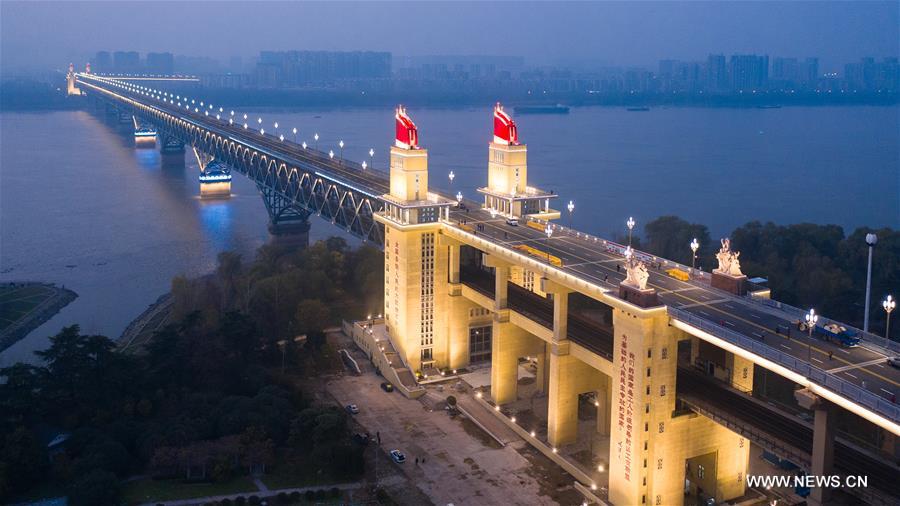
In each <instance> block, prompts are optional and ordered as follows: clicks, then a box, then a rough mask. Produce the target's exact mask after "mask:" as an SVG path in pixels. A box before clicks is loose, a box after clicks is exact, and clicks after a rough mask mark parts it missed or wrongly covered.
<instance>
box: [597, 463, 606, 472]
mask: <svg viewBox="0 0 900 506" xmlns="http://www.w3.org/2000/svg"><path fill="white" fill-rule="evenodd" d="M604 469H605V468H604V467H603V464H599V465H598V466H597V470H598V471H600V472H601V473H602V472H603V471H604Z"/></svg>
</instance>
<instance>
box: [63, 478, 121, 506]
mask: <svg viewBox="0 0 900 506" xmlns="http://www.w3.org/2000/svg"><path fill="white" fill-rule="evenodd" d="M68 493H69V500H71V501H72V504H73V505H75V506H80V505H86V506H93V505H98V504H118V503H119V479H118V478H116V475H115V474H113V473H111V472H109V471H104V470H101V469H95V470H93V471H90V472H88V473H87V474H85V475H84V476H81V477H79V478H76V479H75V480H74V481H73V482H72V483H71V484H70V486H69V488H68Z"/></svg>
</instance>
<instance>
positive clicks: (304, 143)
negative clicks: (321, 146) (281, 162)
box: [302, 141, 306, 149]
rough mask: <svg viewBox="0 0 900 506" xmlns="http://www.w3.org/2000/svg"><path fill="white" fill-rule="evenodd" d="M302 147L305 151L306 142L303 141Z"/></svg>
mask: <svg viewBox="0 0 900 506" xmlns="http://www.w3.org/2000/svg"><path fill="white" fill-rule="evenodd" d="M302 146H303V149H306V141H303V144H302Z"/></svg>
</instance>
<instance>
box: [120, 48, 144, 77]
mask: <svg viewBox="0 0 900 506" xmlns="http://www.w3.org/2000/svg"><path fill="white" fill-rule="evenodd" d="M140 68H141V55H140V54H138V53H137V51H116V52H115V53H113V71H114V72H119V73H125V74H133V73H137V72H138V71H139V70H140Z"/></svg>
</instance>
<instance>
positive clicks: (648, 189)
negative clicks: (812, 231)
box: [0, 104, 900, 366]
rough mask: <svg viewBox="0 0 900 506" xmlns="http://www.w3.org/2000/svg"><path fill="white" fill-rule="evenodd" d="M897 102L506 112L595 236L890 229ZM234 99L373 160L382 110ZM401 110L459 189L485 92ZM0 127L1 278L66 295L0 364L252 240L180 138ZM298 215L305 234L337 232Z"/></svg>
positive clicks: (104, 324)
mask: <svg viewBox="0 0 900 506" xmlns="http://www.w3.org/2000/svg"><path fill="white" fill-rule="evenodd" d="M898 110H900V109H898V107H818V108H803V107H785V108H782V109H770V110H759V109H701V108H654V109H653V110H651V111H648V112H644V113H640V114H635V113H630V112H626V111H625V110H624V109H620V108H602V107H591V108H574V109H572V112H571V114H569V115H558V116H552V117H550V116H547V115H539V116H538V115H535V116H520V117H518V118H517V120H518V123H519V132H520V135H521V138H522V140H523V141H524V142H527V143H528V151H529V153H528V157H529V160H528V161H529V169H530V170H529V179H530V180H531V181H530V182H531V183H532V184H534V185H535V186H539V187H543V188H546V189H550V190H555V191H556V192H557V193H559V194H560V195H561V196H562V197H563V198H564V199H565V200H563V201H567V200H568V199H572V200H574V201H575V202H576V204H577V207H576V211H575V213H574V216H572V217H571V219H572V220H573V221H574V225H575V226H577V227H579V228H582V229H584V230H586V231H590V232H593V233H599V234H601V235H610V233H611V232H616V233H623V232H624V221H625V219H626V218H627V217H628V216H634V217H635V219H636V220H637V221H638V230H639V229H640V227H641V226H642V225H643V224H644V223H646V222H647V221H648V220H650V219H653V218H655V217H657V216H660V215H663V214H676V215H680V216H683V217H685V218H686V219H689V220H692V221H696V222H700V223H705V224H707V225H709V226H710V229H711V234H712V235H713V237H716V236H718V235H720V234H725V233H727V232H729V231H730V230H732V229H733V228H734V227H735V226H737V225H740V224H742V223H745V222H747V221H749V220H754V219H758V220H762V221H766V220H772V221H775V222H779V223H796V222H803V221H807V222H813V223H837V224H839V225H842V226H844V227H846V228H852V227H856V226H859V225H863V224H867V225H870V226H884V225H887V226H894V227H897V226H898V220H900V195H898V192H897V181H898V180H900V174H898V160H900V154H898V138H897V136H896V127H897V114H898ZM238 112H239V113H240V114H243V113H244V112H245V111H238ZM246 112H247V113H248V114H249V115H251V116H252V117H262V118H263V119H264V120H265V121H266V122H273V121H278V122H279V124H281V125H284V126H285V127H286V128H293V127H295V126H296V127H297V128H298V131H299V133H298V134H297V140H298V141H304V140H305V141H307V142H308V143H309V144H310V146H312V145H313V143H314V142H315V141H314V140H313V138H312V136H313V134H314V133H318V134H319V141H318V145H319V148H320V149H324V150H326V151H327V150H328V149H334V151H335V152H336V153H337V152H339V149H340V148H338V147H337V143H338V140H341V139H342V140H344V142H345V148H344V151H343V154H344V156H345V157H346V158H348V159H354V160H363V159H365V160H367V161H368V162H369V166H371V167H378V168H380V169H386V167H387V153H388V146H389V144H390V142H391V136H392V127H393V111H392V110H391V109H390V108H378V109H352V110H330V111H324V112H322V111H304V112H274V113H273V112H255V111H246ZM410 112H411V114H412V115H413V117H414V118H415V120H416V122H417V124H418V125H419V131H420V135H421V140H422V143H423V145H425V146H426V147H428V148H429V155H430V159H429V163H430V169H429V170H430V172H431V174H432V178H431V181H432V183H431V184H433V185H434V186H436V187H439V188H445V189H446V188H449V189H450V191H451V192H452V193H454V194H455V193H456V192H457V191H461V192H462V193H463V194H464V195H466V196H468V197H473V198H474V197H475V196H476V193H475V190H474V189H475V188H476V187H478V186H483V184H484V182H485V177H486V170H487V159H486V158H487V145H486V144H487V140H488V139H490V128H491V123H490V117H491V104H486V105H485V107H483V108H470V109H452V110H448V109H419V110H415V111H410ZM351 126H352V128H351ZM0 129H2V132H3V136H2V138H0V143H2V144H0V167H2V169H0V280H3V281H10V280H23V281H24V280H34V281H47V282H53V283H58V284H63V285H65V286H66V287H69V288H72V289H74V290H75V291H76V292H78V294H79V295H80V296H79V298H78V299H76V301H75V302H73V303H72V304H70V305H69V306H67V307H66V308H65V309H64V310H63V311H61V312H60V313H59V314H58V315H56V316H55V317H54V318H52V319H51V320H50V321H49V322H47V323H46V324H44V325H43V326H42V327H40V328H39V329H37V330H35V331H34V332H32V333H31V335H29V336H28V337H27V338H26V339H25V340H23V341H22V342H20V343H18V344H16V345H14V346H12V347H11V348H9V349H8V350H7V351H5V352H3V353H2V354H0V366H3V365H6V364H9V363H10V362H11V361H13V360H16V359H21V358H26V357H29V356H30V355H31V351H32V350H34V349H38V348H43V347H44V346H45V345H46V342H47V336H48V335H51V334H53V333H55V332H58V331H59V329H60V328H61V327H62V326H63V325H68V324H72V323H80V324H81V325H82V326H83V327H84V328H85V330H87V331H89V332H98V333H103V334H106V335H109V336H114V337H116V336H118V335H119V334H120V333H121V331H122V330H123V329H124V328H125V326H126V325H127V324H128V322H129V321H131V320H132V319H133V318H134V317H135V316H136V315H137V314H138V313H140V312H141V311H142V310H144V309H145V308H146V307H147V305H148V304H150V303H151V302H153V301H154V300H155V299H156V298H157V297H158V296H159V295H161V294H162V293H164V292H166V291H167V290H168V289H169V285H170V281H171V278H172V277H173V276H175V275H178V274H185V275H189V276H197V275H200V274H204V273H207V272H210V271H211V270H212V269H213V268H214V267H215V259H216V255H217V254H218V253H219V252H220V251H222V250H226V249H230V250H235V251H237V252H239V253H241V254H242V255H244V257H245V258H250V257H252V255H253V253H254V252H255V250H256V249H257V248H258V247H259V246H261V245H262V244H264V243H265V242H266V241H268V240H269V234H268V231H267V228H266V224H267V216H266V211H265V207H264V206H263V203H262V202H261V198H260V196H259V192H258V191H257V189H256V187H255V185H254V184H252V183H251V182H250V181H248V180H247V179H246V178H244V177H243V176H240V175H237V174H236V175H235V177H234V178H233V180H232V196H231V197H230V198H228V199H225V200H216V201H206V200H202V199H200V198H199V197H198V196H199V183H198V181H197V174H198V173H199V167H198V166H197V163H196V160H195V159H194V156H193V155H191V154H190V151H188V155H189V156H185V155H176V156H174V157H173V156H172V155H161V154H160V153H159V152H158V150H156V149H136V148H135V146H134V138H133V132H132V131H131V129H130V128H127V129H126V128H119V127H118V126H115V125H112V126H110V125H107V124H104V123H103V122H102V121H101V120H98V119H96V118H94V117H93V116H91V115H89V114H88V113H86V112H80V111H78V112H53V113H42V114H13V113H2V114H0ZM760 132H763V133H760ZM370 148H374V153H375V155H374V156H373V157H371V158H370V157H369V155H368V151H369V149H370ZM450 170H453V171H454V173H455V174H456V179H455V180H454V181H453V183H452V188H450V186H451V183H450V181H449V180H448V179H447V174H448V173H449V172H450ZM801 188H802V191H800V189H801ZM837 201H840V202H852V207H851V208H848V207H847V206H844V205H834V204H833V203H834V202H837ZM569 219H570V218H569V217H567V218H566V221H568V220H569ZM312 225H313V227H312V230H311V232H310V240H313V241H314V240H316V239H318V238H323V237H327V236H329V235H335V234H340V231H339V229H338V228H336V227H333V226H330V225H328V224H326V223H325V222H323V221H321V220H317V219H314V220H313V221H312Z"/></svg>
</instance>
